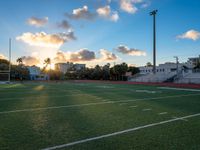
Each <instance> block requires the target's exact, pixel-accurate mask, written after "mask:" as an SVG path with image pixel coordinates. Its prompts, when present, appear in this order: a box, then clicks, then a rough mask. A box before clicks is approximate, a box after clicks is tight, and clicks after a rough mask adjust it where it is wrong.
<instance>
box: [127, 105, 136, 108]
mask: <svg viewBox="0 0 200 150" xmlns="http://www.w3.org/2000/svg"><path fill="white" fill-rule="evenodd" d="M129 107H131V108H136V107H138V106H137V105H135V106H129Z"/></svg>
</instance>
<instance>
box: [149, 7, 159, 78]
mask: <svg viewBox="0 0 200 150" xmlns="http://www.w3.org/2000/svg"><path fill="white" fill-rule="evenodd" d="M157 12H158V10H153V11H152V12H150V15H151V16H153V73H154V74H155V73H156V14H157Z"/></svg>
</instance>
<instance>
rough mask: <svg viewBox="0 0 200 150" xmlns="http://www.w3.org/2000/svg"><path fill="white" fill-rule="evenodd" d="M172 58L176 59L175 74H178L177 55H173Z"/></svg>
mask: <svg viewBox="0 0 200 150" xmlns="http://www.w3.org/2000/svg"><path fill="white" fill-rule="evenodd" d="M174 58H175V59H176V73H177V76H178V64H179V62H178V56H174Z"/></svg>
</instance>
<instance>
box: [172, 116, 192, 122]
mask: <svg viewBox="0 0 200 150" xmlns="http://www.w3.org/2000/svg"><path fill="white" fill-rule="evenodd" d="M172 118H173V119H176V118H178V117H176V116H174V117H172ZM181 120H183V121H188V120H187V119H185V118H183V119H181Z"/></svg>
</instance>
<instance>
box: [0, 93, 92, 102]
mask: <svg viewBox="0 0 200 150" xmlns="http://www.w3.org/2000/svg"><path fill="white" fill-rule="evenodd" d="M74 95H76V96H78V95H82V96H90V97H92V96H91V95H90V94H86V93H83V94H72V93H70V94H66V95H46V96H44V95H41V96H34V97H10V98H1V100H0V102H1V101H9V100H17V99H18V100H20V99H22V100H23V99H27V98H34V99H35V98H41V97H68V96H74Z"/></svg>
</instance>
